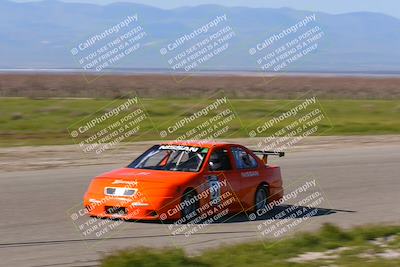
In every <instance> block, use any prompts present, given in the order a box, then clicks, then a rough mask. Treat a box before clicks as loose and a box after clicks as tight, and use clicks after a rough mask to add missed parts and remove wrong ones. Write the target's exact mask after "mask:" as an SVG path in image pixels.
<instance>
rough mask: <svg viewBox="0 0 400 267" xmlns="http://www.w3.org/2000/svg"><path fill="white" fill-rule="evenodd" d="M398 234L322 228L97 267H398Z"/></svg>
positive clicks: (132, 256)
mask: <svg viewBox="0 0 400 267" xmlns="http://www.w3.org/2000/svg"><path fill="white" fill-rule="evenodd" d="M399 233H400V226H368V227H359V228H354V229H350V230H342V229H340V228H338V227H336V226H333V225H330V224H326V225H324V226H323V227H322V228H321V229H320V230H319V231H317V232H314V233H299V234H297V235H295V236H293V237H290V238H287V239H283V240H281V241H278V242H276V241H275V242H274V241H266V243H261V242H253V243H245V244H240V245H235V246H227V247H221V248H218V249H213V250H210V251H205V252H203V253H202V254H201V255H199V256H195V257H189V256H187V255H186V254H185V253H184V252H183V250H180V249H164V250H156V249H146V248H138V249H133V250H124V251H120V252H116V253H114V254H112V255H109V256H106V257H105V258H104V259H102V261H101V266H102V267H128V266H135V267H140V266H146V267H152V266H154V267H155V266H168V267H169V266H171V267H172V266H175V267H179V266H193V267H194V266H207V267H231V266H244V267H245V266H249V267H250V266H251V267H258V266H260V267H261V266H263V267H268V266H275V267H281V266H311V267H314V266H315V267H316V266H354V267H358V266H363V267H369V266H400V234H399ZM396 253H397V254H396ZM396 255H397V256H396Z"/></svg>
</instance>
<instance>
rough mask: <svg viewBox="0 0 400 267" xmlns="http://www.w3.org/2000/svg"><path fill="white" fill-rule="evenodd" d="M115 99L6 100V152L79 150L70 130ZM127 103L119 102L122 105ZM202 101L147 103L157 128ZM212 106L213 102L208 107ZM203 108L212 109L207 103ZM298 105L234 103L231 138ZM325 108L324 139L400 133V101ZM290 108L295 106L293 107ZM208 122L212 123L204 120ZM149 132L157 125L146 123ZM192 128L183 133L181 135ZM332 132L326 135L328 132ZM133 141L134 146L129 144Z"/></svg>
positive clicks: (327, 103)
mask: <svg viewBox="0 0 400 267" xmlns="http://www.w3.org/2000/svg"><path fill="white" fill-rule="evenodd" d="M112 101H115V100H111V99H37V100H35V99H28V98H0V137H1V138H0V146H15V145H48V144H73V143H74V142H73V140H72V138H71V137H70V136H69V134H68V130H67V128H68V126H70V125H72V124H74V123H76V122H78V121H80V120H81V119H83V118H85V117H87V116H88V115H91V114H93V113H96V112H98V110H99V109H101V108H103V107H104V106H106V105H108V104H110V103H111V102H112ZM119 101H120V102H121V103H122V102H123V101H124V100H117V101H116V103H118V102H119ZM199 101H202V100H199V99H143V100H142V104H143V106H144V108H145V109H146V110H147V112H148V114H149V116H150V117H151V120H152V121H153V123H154V125H160V124H162V123H165V122H168V121H171V120H173V119H176V118H183V117H184V116H187V114H185V110H187V109H188V108H190V107H193V106H195V105H197V104H198V103H199ZM208 102H210V103H211V101H208ZM203 103H207V100H204V101H203ZM289 103H293V101H292V100H261V99H232V100H230V104H231V105H232V107H233V109H234V110H235V112H236V113H237V115H238V117H239V118H240V120H241V122H242V123H241V124H239V122H238V120H236V121H233V122H232V125H231V126H232V127H233V129H236V130H237V131H235V133H234V134H233V135H232V136H230V137H232V138H235V137H247V136H248V133H247V132H246V130H245V129H243V125H244V126H248V125H252V124H254V122H256V121H258V120H260V119H263V118H265V116H267V115H268V114H271V113H272V112H274V111H276V110H277V109H281V110H282V111H284V110H285V108H284V107H285V106H287V105H288V104H289ZM320 104H321V106H322V107H323V109H324V110H325V112H326V115H327V117H328V118H329V119H330V121H331V122H332V127H331V125H327V124H323V125H321V130H320V131H319V132H321V133H323V134H324V135H375V134H399V133H400V120H399V119H398V118H399V115H400V100H321V101H320ZM289 105H290V104H289ZM204 119H207V117H206V118H204ZM142 127H143V129H145V130H149V131H150V130H151V129H152V127H153V125H152V124H151V123H149V122H145V123H144V124H143V125H142ZM188 130H189V128H186V127H183V128H181V129H180V132H186V131H188ZM325 130H326V131H325ZM158 139H160V136H159V134H158V132H156V131H150V132H149V133H148V134H146V135H144V136H140V137H139V139H137V141H139V140H140V141H143V140H158ZM127 141H129V140H127Z"/></svg>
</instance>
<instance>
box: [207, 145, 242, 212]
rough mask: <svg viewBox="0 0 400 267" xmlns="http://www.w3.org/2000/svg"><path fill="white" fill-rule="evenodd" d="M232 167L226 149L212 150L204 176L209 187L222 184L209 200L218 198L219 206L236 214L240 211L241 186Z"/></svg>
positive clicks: (227, 149)
mask: <svg viewBox="0 0 400 267" xmlns="http://www.w3.org/2000/svg"><path fill="white" fill-rule="evenodd" d="M233 166H234V165H233V158H232V155H231V153H230V152H229V148H228V147H220V148H214V149H213V151H211V155H210V158H209V161H208V162H207V168H208V169H207V172H206V173H205V176H206V178H207V180H208V182H209V184H210V186H211V185H213V184H216V183H218V182H219V183H221V184H222V186H221V187H220V191H214V192H212V193H211V199H217V198H218V197H220V198H221V201H220V202H219V204H221V203H224V204H226V206H227V207H228V208H229V210H230V212H233V211H234V212H237V211H242V207H241V203H240V202H239V201H240V199H238V192H239V191H240V189H241V184H240V180H239V179H238V176H237V175H235V169H234V167H233Z"/></svg>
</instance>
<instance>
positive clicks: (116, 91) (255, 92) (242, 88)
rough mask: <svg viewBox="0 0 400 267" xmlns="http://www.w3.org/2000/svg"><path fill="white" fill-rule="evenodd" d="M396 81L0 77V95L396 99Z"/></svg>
mask: <svg viewBox="0 0 400 267" xmlns="http://www.w3.org/2000/svg"><path fill="white" fill-rule="evenodd" d="M399 88H400V78H380V77H337V76H323V77H322V76H273V77H268V76H262V75H261V74H260V76H257V75H253V76H241V75H213V76H203V75H202V76H200V75H196V76H173V75H154V74H152V75H144V74H141V75H110V74H107V75H103V76H84V75H83V74H55V75H50V74H0V97H1V96H2V97H8V96H13V97H31V98H40V97H98V98H100V97H107V98H116V97H121V96H126V95H127V94H132V93H133V92H136V93H137V94H138V95H139V96H140V97H166V98H169V97H190V98H193V97H197V96H204V95H210V94H212V93H213V92H217V91H220V90H223V91H224V92H225V94H226V95H227V96H228V97H231V98H235V97H237V98H248V99H249V98H260V97H261V98H270V99H277V98H280V99H293V98H299V97H301V96H302V95H304V93H306V92H308V91H310V90H312V91H313V92H314V94H316V95H318V97H319V98H320V99H322V98H345V99H398V98H400V89H399Z"/></svg>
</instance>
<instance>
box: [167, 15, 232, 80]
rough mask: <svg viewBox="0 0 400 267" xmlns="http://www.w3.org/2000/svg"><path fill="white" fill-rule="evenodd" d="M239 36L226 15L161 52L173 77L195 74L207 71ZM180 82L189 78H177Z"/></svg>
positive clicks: (219, 16) (168, 45)
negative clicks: (211, 63)
mask: <svg viewBox="0 0 400 267" xmlns="http://www.w3.org/2000/svg"><path fill="white" fill-rule="evenodd" d="M235 36H236V33H235V31H234V30H233V28H232V27H231V26H230V25H229V18H228V16H227V15H226V14H222V15H218V16H216V17H215V18H213V19H212V20H210V21H208V22H207V23H205V24H203V25H202V26H200V27H198V28H196V29H194V30H193V31H191V32H188V33H185V34H183V35H182V36H180V37H179V38H177V39H175V40H173V41H172V42H169V43H167V44H166V45H165V47H162V48H161V49H160V54H161V55H162V56H163V57H165V58H166V59H167V62H168V65H169V66H170V68H171V71H172V74H173V75H177V74H179V73H193V72H195V71H197V70H201V69H204V68H206V67H207V64H208V63H209V61H212V60H213V59H214V58H216V57H218V56H220V55H221V54H223V53H226V51H227V50H228V49H229V48H230V46H231V45H232V44H231V42H232V40H233V39H234V37H235ZM174 78H175V81H176V82H181V81H182V80H184V79H185V78H180V77H178V76H174Z"/></svg>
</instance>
